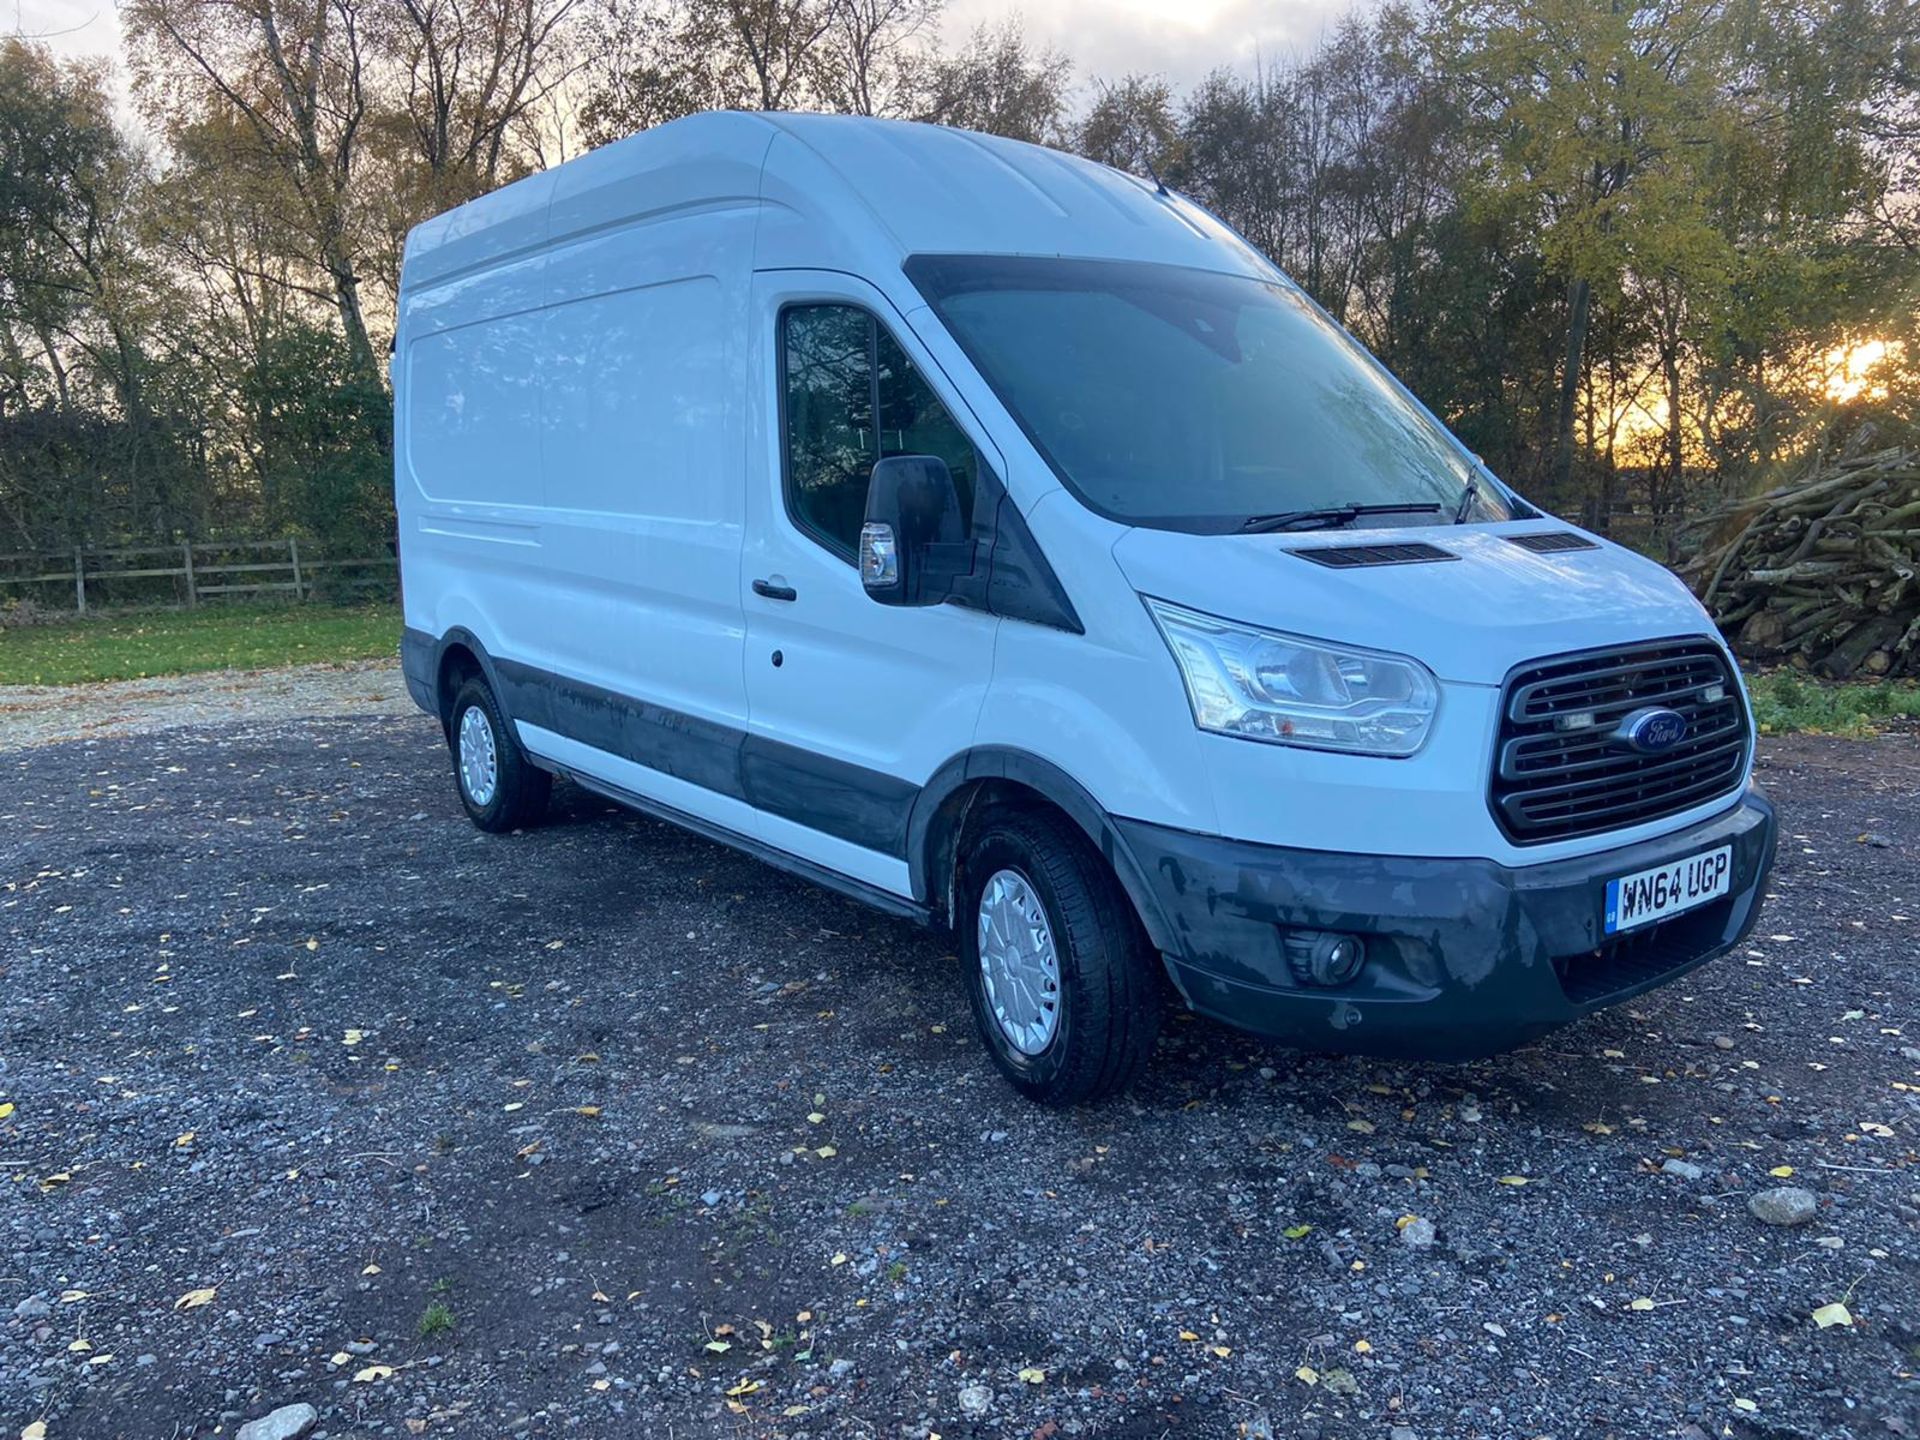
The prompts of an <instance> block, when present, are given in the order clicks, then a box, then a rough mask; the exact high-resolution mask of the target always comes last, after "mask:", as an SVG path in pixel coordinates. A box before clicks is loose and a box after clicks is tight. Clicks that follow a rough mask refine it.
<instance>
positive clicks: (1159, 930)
mask: <svg viewBox="0 0 1920 1440" xmlns="http://www.w3.org/2000/svg"><path fill="white" fill-rule="evenodd" d="M996 798H1003V799H1007V800H1011V801H1014V802H1016V803H1033V804H1039V805H1045V806H1048V807H1050V808H1052V809H1054V810H1057V811H1059V812H1060V813H1061V814H1063V815H1065V816H1066V817H1067V818H1068V819H1069V820H1071V821H1072V822H1073V823H1074V824H1075V825H1076V826H1077V827H1078V828H1079V829H1080V831H1081V833H1082V834H1084V835H1085V836H1086V837H1087V839H1088V840H1089V841H1090V842H1092V844H1093V847H1094V849H1095V850H1097V851H1098V852H1099V853H1100V855H1101V856H1102V858H1104V859H1105V860H1106V862H1107V866H1108V868H1109V869H1111V870H1112V871H1113V873H1114V877H1115V878H1116V879H1117V880H1119V882H1120V888H1121V889H1122V890H1123V891H1124V892H1125V893H1126V896H1127V899H1128V900H1129V901H1130V902H1131V903H1132V905H1133V909H1134V913H1135V914H1136V915H1138V916H1139V917H1140V923H1141V924H1142V925H1143V926H1144V927H1145V928H1146V932H1147V937H1148V938H1149V939H1150V940H1151V941H1152V942H1153V945H1154V948H1155V949H1157V950H1159V951H1160V952H1161V953H1162V954H1168V953H1171V952H1172V951H1174V949H1175V946H1174V941H1173V932H1172V928H1171V926H1169V925H1168V923H1167V919H1166V916H1165V914H1164V913H1163V912H1162V911H1161V909H1160V906H1159V903H1158V901H1156V900H1155V899H1154V895H1153V891H1152V888H1151V887H1150V886H1149V885H1148V884H1147V883H1146V877H1145V876H1144V875H1143V874H1142V873H1141V871H1140V867H1139V863H1138V862H1137V861H1136V860H1135V859H1134V857H1133V852H1132V851H1131V850H1130V849H1128V847H1127V843H1126V841H1125V840H1124V839H1122V838H1121V835H1120V832H1119V830H1118V829H1117V828H1116V827H1115V826H1114V824H1113V822H1112V819H1111V818H1110V817H1109V816H1108V814H1107V812H1106V810H1105V809H1104V808H1103V807H1102V806H1101V804H1100V802H1099V801H1097V800H1096V799H1094V797H1093V795H1092V794H1091V792H1089V791H1088V790H1087V788H1086V787H1085V786H1084V785H1082V784H1081V783H1080V782H1079V781H1078V780H1075V779H1074V778H1073V777H1072V776H1071V775H1069V774H1068V773H1067V772H1066V771H1065V770H1063V769H1061V768H1060V767H1059V766H1058V765H1055V764H1054V763H1053V762H1052V761H1050V760H1043V759H1042V758H1040V757H1039V756H1038V755H1034V754H1031V753H1029V752H1027V751H1025V750H1017V749H1013V748H1011V747H1008V746H1000V745H989V746H980V747H976V748H974V749H971V750H968V751H966V752H964V753H963V754H960V755H956V756H955V757H954V758H953V759H951V760H949V761H947V763H946V764H944V765H942V766H941V767H940V768H939V769H938V770H936V771H935V772H934V773H933V776H932V778H930V779H929V780H928V781H927V783H926V784H925V785H924V786H922V787H921V790H920V794H919V796H918V797H917V798H916V799H915V801H914V805H913V810H912V812H911V813H910V814H909V816H908V817H907V869H908V874H909V877H910V879H911V882H912V886H913V895H914V898H915V899H916V900H918V901H920V902H921V903H922V904H924V905H926V906H927V907H928V909H929V910H930V911H931V912H932V913H933V915H934V916H935V917H936V918H938V917H943V916H944V917H946V918H947V919H948V920H949V921H950V920H951V918H952V914H953V881H954V876H955V873H956V870H957V864H956V862H957V858H958V855H957V852H958V849H959V844H960V838H961V836H962V835H963V834H964V833H965V831H966V824H967V819H968V817H969V815H971V814H972V813H973V811H974V810H975V809H976V808H977V807H978V806H979V805H980V804H982V803H992V802H993V801H994V800H995V799H996Z"/></svg>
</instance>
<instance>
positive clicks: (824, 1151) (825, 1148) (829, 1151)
mask: <svg viewBox="0 0 1920 1440" xmlns="http://www.w3.org/2000/svg"><path fill="white" fill-rule="evenodd" d="M813 1153H814V1154H816V1155H818V1156H819V1157H820V1158H821V1159H822V1160H831V1159H832V1158H833V1157H834V1156H836V1155H838V1154H839V1153H840V1152H839V1151H838V1150H836V1149H834V1148H833V1146H831V1145H822V1146H821V1147H820V1148H819V1149H818V1150H816V1151H814V1152H813Z"/></svg>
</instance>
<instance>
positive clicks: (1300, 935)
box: [1280, 930, 1367, 989]
mask: <svg viewBox="0 0 1920 1440" xmlns="http://www.w3.org/2000/svg"><path fill="white" fill-rule="evenodd" d="M1280 943H1281V944H1282V945H1283V946H1285V947H1286V952H1287V968H1288V969H1290V970H1292V971H1293V978H1294V979H1296V980H1298V981H1299V982H1300V983H1301V984H1302V985H1318V986H1321V987H1322V988H1326V989H1331V988H1333V987H1334V986H1338V985H1345V984H1347V983H1348V982H1349V981H1351V980H1352V979H1353V978H1354V977H1355V976H1357V975H1358V974H1359V973H1360V967H1361V966H1363V965H1365V964H1366V963H1367V942H1366V941H1364V940H1362V939H1361V938H1360V937H1359V936H1358V935H1338V934H1335V933H1334V932H1332V931H1330V930H1286V931H1282V932H1281V936H1280Z"/></svg>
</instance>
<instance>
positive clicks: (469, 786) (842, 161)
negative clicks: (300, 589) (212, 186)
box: [393, 114, 1775, 1103]
mask: <svg viewBox="0 0 1920 1440" xmlns="http://www.w3.org/2000/svg"><path fill="white" fill-rule="evenodd" d="M393 383H394V400H395V406H396V412H395V421H396V444H395V494H396V499H397V502H398V506H399V525H400V553H401V560H402V578H403V584H404V594H405V612H406V633H405V641H404V645H403V653H404V661H405V669H406V676H407V683H408V686H409V688H410V689H411V692H412V694H413V696H414V698H415V699H416V700H417V701H418V703H419V704H420V705H421V706H422V707H423V708H424V709H426V710H427V711H428V712H429V713H430V714H432V715H434V716H436V717H437V718H438V719H439V720H440V722H441V724H442V725H443V727H444V728H445V731H446V735H447V740H448V744H449V746H450V748H451V751H452V755H453V762H454V772H455V776H456V778H457V781H458V788H459V794H460V798H461V800H462V801H463V803H464V804H465V806H466V808H467V810H468V812H469V813H470V814H471V815H472V817H473V820H474V822H475V823H476V824H478V825H480V826H481V827H482V828H483V829H487V830H496V831H504V830H511V829H513V828H515V827H518V826H524V825H527V824H529V823H531V822H532V821H533V820H534V819H535V818H536V817H537V816H538V815H539V813H540V811H541V807H542V805H543V804H544V803H545V801H546V798H547V794H548V789H549V785H550V783H551V777H553V776H554V775H564V776H567V777H569V778H571V779H572V780H574V781H575V782H577V783H578V784H580V785H583V786H586V787H588V788H589V789H591V790H594V791H596V792H598V793H600V794H602V795H606V796H611V797H613V798H615V799H617V800H619V801H622V802H624V803H626V804H629V805H632V806H634V807H636V808H639V809H642V810H646V811H649V812H651V813H653V814H656V815H661V816H665V817H667V818H669V819H671V820H674V821H677V822H679V823H681V824H683V825H685V826H687V827H689V828H690V829H693V830H695V831H698V832H700V833H701V834H704V835H708V836H711V837H714V838H716V839H720V840H723V841H726V842H727V843H730V844H733V845H737V846H739V847H741V848H743V849H745V850H747V851H749V852H750V853H752V854H754V855H757V856H759V857H761V858H762V859H764V860H766V861H768V862H770V863H771V864H774V865H777V866H780V867H782V868H784V869H787V870H790V871H794V872H796V873H798V874H799V875H802V876H804V877H806V878H807V879H809V880H812V881H815V882H817V883H819V884H822V885H826V886H830V887H832V888H834V889H836V890H840V891H844V892H846V893H848V894H850V895H854V896H857V897H859V898H860V899H862V900H865V901H868V902H871V903H872V904H874V905H877V906H880V907H881V908H883V909H885V910H888V911H892V912H894V913H896V914H900V915H906V916H912V917H914V918H916V919H918V920H921V921H925V922H928V923H931V924H936V925H942V926H951V927H952V929H953V930H954V931H955V932H956V936H957V944H958V949H959V952H960V955H961V959H962V963H963V965H964V967H965V971H966V983H967V985H968V988H969V991H970V994H971V996H972V1006H973V1011H974V1015H975V1018H976V1020H977V1022H978V1025H979V1029H980V1033H981V1036H982V1037H983V1039H984V1041H985V1044H986V1046H987V1048H988V1051H989V1053H990V1054H991V1055H992V1057H993V1059H994V1061H995V1063H996V1064H997V1065H998V1066H999V1068H1000V1069H1001V1070H1002V1071H1003V1072H1004V1073H1005V1074H1006V1075H1007V1077H1008V1078H1009V1079H1010V1080H1011V1081H1012V1082H1013V1083H1014V1084H1015V1085H1016V1086H1018V1087H1019V1088H1020V1089H1021V1090H1023V1091H1024V1092H1026V1093H1027V1094H1029V1095H1031V1096H1033V1097H1034V1098H1036V1099H1039V1100H1043V1101H1047V1102H1052V1103H1066V1102H1073V1101H1079V1100H1085V1099H1090V1098H1092V1097H1095V1096H1099V1095H1102V1094H1105V1093H1108V1092H1111V1091H1113V1090H1115V1089H1117V1088H1120V1087H1122V1086H1124V1085H1125V1084H1126V1083H1127V1082H1128V1081H1129V1080H1130V1079H1131V1078H1132V1077H1133V1076H1134V1075H1135V1074H1136V1073H1137V1071H1138V1070H1139V1068H1140V1066H1141V1065H1142V1064H1143V1063H1144V1061H1145V1060H1146V1058H1147V1056H1148V1054H1149V1052H1150V1051H1151V1048H1152V1045H1153V1039H1154V1034H1155V1028H1156V1024H1157V1020H1158V1016H1159V1013H1160V1010H1161V1007H1162V1004H1163V1000H1164V998H1165V991H1166V981H1167V979H1169V978H1170V979H1171V982H1172V986H1173V988H1174V990H1175V991H1177V993H1178V995H1179V997H1180V999H1181V1000H1183V1001H1184V1002H1185V1003H1186V1004H1187V1005H1189V1006H1190V1007H1192V1008H1193V1009H1194V1010H1197V1011H1199V1012H1201V1013H1203V1014H1205V1015H1209V1016H1212V1017H1214V1018H1216V1019H1219V1020H1222V1021H1225V1022H1227V1023H1229V1024H1233V1025H1238V1026H1243V1027H1246V1028H1247V1029H1250V1030H1254V1031H1258V1032H1260V1033H1262V1034H1266V1035H1271V1036H1276V1037H1281V1038H1283V1039H1285V1040H1286V1041H1288V1042H1290V1043H1293V1044H1295V1045H1299V1046H1304V1047H1310V1048H1314V1049H1322V1050H1343V1051H1356V1052H1369V1053H1382V1054H1399V1055H1427V1056H1437V1057H1468V1056H1475V1055H1483V1054H1487V1053H1490V1052H1494V1051H1497V1050H1500V1049H1502V1048H1506V1047H1510V1046H1513V1045H1515V1044H1518V1043H1521V1042H1523V1041H1525V1040H1527V1039H1529V1038H1531V1037H1533V1036H1537V1035H1539V1034H1541V1033H1543V1032H1545V1031H1547V1030H1549V1029H1551V1028H1553V1027H1555V1026H1558V1025H1563V1024H1566V1023H1567V1022H1569V1021H1571V1020H1574V1019H1576V1018H1577V1017H1579V1016H1581V1015H1584V1014H1586V1013H1588V1012H1590V1011H1592V1010H1594V1009H1596V1008H1598V1007H1600V1006H1603V1005H1607V1004H1611V1003H1613V1002H1616V1001H1619V1000H1621V999H1624V998H1625V997H1627V996H1630V995H1633V994H1636V993H1637V992H1639V991H1642V990H1645V989H1646V988H1648V987H1649V986H1653V985H1657V984H1659V983H1661V982H1663V981H1666V980H1670V979H1672V978H1673V977H1674V976H1676V975H1679V974H1680V973H1682V972H1684V971H1686V970H1688V969H1691V968H1692V967H1694V966H1696V965H1698V964H1700V963H1701V962H1702V961H1704V960H1706V959H1708V958H1709V957H1711V956H1714V955H1718V954H1720V953H1721V952H1723V951H1725V950H1726V949H1728V948H1729V947H1730V946H1732V945H1733V944H1735V943H1736V942H1737V941H1738V940H1739V939H1740V938H1741V937H1743V936H1744V935H1745V934H1746V933H1747V931H1748V930H1749V929H1750V928H1751V926H1752V925H1753V923H1754V919H1755V914H1756V910H1757V908H1758V904H1759V900H1760V896H1761V893H1762V888H1763V885H1764V882H1765V879H1766V875H1767V871H1768V867H1769V866H1770V864H1771V862H1772V857H1773V849H1774V838H1775V822H1774V817H1773V812H1772V810H1771V808H1770V807H1769V805H1768V804H1767V802H1766V800H1765V799H1764V798H1763V797H1762V796H1761V794H1760V793H1759V791H1758V790H1757V789H1755V787H1754V786H1753V784H1752V782H1751V779H1750V770H1751V762H1752V748H1753V741H1752V737H1753V724H1752V719H1751V715H1750V713H1749V710H1748V706H1747V703H1746V697H1745V692H1744V690H1743V687H1742V684H1741V681H1740V678H1739V672H1738V670H1737V669H1736V667H1735V666H1734V664H1733V661H1732V659H1731V657H1730V656H1729V654H1728V653H1727V650H1726V648H1725V646H1724V645H1723V644H1722V642H1721V640H1720V638H1719V637H1718V636H1717V634H1716V633H1715V631H1714V630H1713V628H1712V626H1711V625H1710V623H1709V622H1708V619H1707V617H1706V615H1705V614H1704V613H1703V612H1702V611H1701V609H1700V607H1699V606H1698V605H1696V604H1695V603H1694V600H1693V598H1692V597H1691V596H1690V595H1689V594H1688V593H1687V591H1686V590H1685V589H1684V588H1683V587H1682V586H1681V585H1680V584H1679V582H1678V581H1676V580H1675V579H1674V578H1673V577H1672V576H1671V575H1670V574H1668V573H1667V572H1666V571H1665V570H1664V569H1662V568H1661V567H1659V566H1658V565H1655V564H1653V563H1652V562H1650V561H1648V560H1645V559H1642V558H1641V557H1639V556H1637V555H1634V554H1632V553H1630V552H1628V551H1626V550H1623V549H1621V548H1619V547H1617V546H1615V545H1612V544H1610V543H1608V542H1607V541H1605V540H1603V539H1600V538H1598V537H1596V536H1592V535H1588V534H1584V533H1582V532H1581V531H1579V530H1577V529H1574V528H1573V527H1571V526H1568V525H1566V524H1564V523H1563V522H1561V521H1559V520H1556V519H1554V518H1552V517H1551V516H1548V515H1544V514H1542V513H1541V512H1540V511H1538V510H1536V509H1535V508H1533V507H1532V506H1530V505H1528V504H1527V503H1526V502H1525V501H1524V500H1522V499H1521V498H1520V497H1519V496H1518V495H1516V494H1515V493H1513V492H1512V491H1511V490H1510V489H1508V488H1507V487H1506V486H1505V485H1503V484H1502V483H1501V482H1500V481H1499V480H1498V479H1497V478H1496V477H1495V476H1493V475H1492V474H1490V473H1488V471H1487V470H1486V469H1485V467H1484V466H1482V465H1481V464H1480V463H1479V461H1478V460H1477V459H1476V458H1475V457H1474V456H1473V455H1472V454H1470V453H1468V452H1467V451H1466V450H1465V449H1464V448H1463V447H1462V446H1461V445H1460V444H1459V443H1458V442H1457V441H1456V440H1455V439H1454V438H1453V437H1452V436H1451V435H1449V434H1448V432H1447V430H1446V428H1445V427H1444V426H1443V425H1441V424H1440V423H1439V421H1437V420H1436V419H1435V418H1434V417H1433V416H1432V415H1431V414H1429V413H1428V412H1427V411H1426V410H1425V409H1424V408H1422V406H1421V405H1420V404H1419V402H1418V401H1417V400H1415V399H1414V398H1413V396H1412V395H1411V394H1409V393H1408V392H1407V391H1406V390H1405V389H1404V388H1403V387H1402V386H1401V385H1400V384H1399V383H1398V382H1396V381H1395V379H1394V378H1393V377H1392V376H1391V375H1390V374H1388V373H1387V372H1386V370H1385V369H1383V368H1382V367H1381V366H1380V365H1379V364H1378V363H1377V362H1376V361H1374V360H1373V359H1372V358H1371V357H1370V356H1369V355H1368V354H1367V353H1366V351H1365V350H1364V349H1362V348H1361V347H1360V346H1359V345H1358V344H1357V343H1355V342H1354V341H1353V340H1352V339H1351V338H1350V337H1349V336H1348V335H1347V334H1346V333H1345V332H1344V331H1343V330H1341V328H1340V327H1339V326H1338V325H1336V324H1335V323H1333V322H1332V321H1331V320H1330V319H1329V318H1328V316H1327V315H1326V314H1324V313H1323V312H1322V311H1321V310H1320V309H1319V308H1318V307H1317V306H1316V305H1315V304H1314V303H1313V302H1312V301H1311V300H1310V299H1309V298H1308V297H1307V296H1306V295H1305V294H1304V293H1303V292H1302V291H1301V290H1300V289H1299V287H1297V286H1296V285H1294V284H1293V283H1292V282H1291V281H1290V280H1288V279H1287V277H1286V276H1285V275H1283V274H1282V273H1280V271H1278V270H1277V269H1276V268H1275V267H1274V266H1273V265H1272V264H1270V263H1269V262H1268V261H1267V260H1265V259H1264V258H1262V257H1261V256H1260V255H1259V254H1258V253H1256V252H1255V251H1254V250H1253V249H1252V248H1251V247H1249V246H1248V245H1247V244H1246V243H1245V242H1244V241H1242V240H1241V239H1240V238H1239V237H1237V236H1236V235H1234V234H1233V233H1232V232H1231V231H1229V230H1228V229H1226V228H1225V227H1224V226H1222V225H1221V224H1220V223H1219V222H1218V221H1217V220H1215V219H1214V218H1213V217H1212V216H1211V215H1209V214H1208V213H1206V212H1205V211H1204V210H1202V209H1200V208H1199V207H1197V206H1195V205H1194V204H1192V203H1191V202H1189V201H1187V200H1185V199H1183V198H1181V197H1180V196H1178V195H1175V194H1171V193H1169V192H1167V191H1166V190H1164V189H1161V188H1160V187H1158V186H1156V185H1154V184H1151V183H1146V182H1142V181H1140V180H1138V179H1135V178H1134V177H1132V176H1128V175H1123V174H1120V173H1118V172H1116V171H1113V170H1109V169H1106V168H1103V167H1101V166H1098V165H1094V164H1091V163H1088V162H1087V161H1084V160H1079V159H1076V158H1074V157H1071V156H1068V155H1063V154H1058V153H1056V152H1054V151H1051V150H1046V149H1041V148H1037V147H1034V146H1030V145H1022V144H1018V143H1015V142H1012V141H1007V140H1001V139H995V138H991V137H988V136H984V135H974V134H968V133H964V132H960V131H955V130H949V129H942V128H937V127H930V126H921V125H909V124H899V123H889V122H882V121H875V120H864V119H850V118H842V117H831V116H817V115H778V114H759V115H736V114H715V115H701V116H695V117H693V118H690V119H686V120H681V121H678V122H676V123H674V124H671V125H666V126H662V127H661V128H659V129H657V130H652V131H649V132H647V133H645V134H641V135H637V136H635V137H633V138H632V139H630V140H626V141H623V142H621V143H619V144H615V145H610V146H607V147H606V148H605V149H602V150H598V151H595V152H593V153H592V154H589V155H586V156H584V157H582V158H580V159H578V160H575V161H572V162H570V163H569V164H566V165H563V166H561V167H560V168H558V169H556V170H552V171H548V172H546V173H543V174H539V175H535V176H532V177H530V178H528V179H525V180H522V181H520V182H518V183H517V184H514V185H510V186H508V187H507V188H505V189H503V190H501V191H499V192H497V193H495V194H492V195H488V196H486V197H485V198H483V199H480V200H477V201H474V202H473V203H471V204H469V205H464V206H462V207H461V208H459V209H458V210H454V211H452V212H450V213H449V214H446V215H442V216H440V217H439V218H437V219H434V220H430V221H428V222H427V223H426V224H424V225H421V226H420V227H419V228H417V229H416V230H415V231H414V232H413V233H412V235H411V236H410V237H409V239H408V242H407V247H406V257H405V265H404V270H403V274H402V284H401V299H400V315H399V327H398V335H397V338H396V344H395V359H394V365H393Z"/></svg>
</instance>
